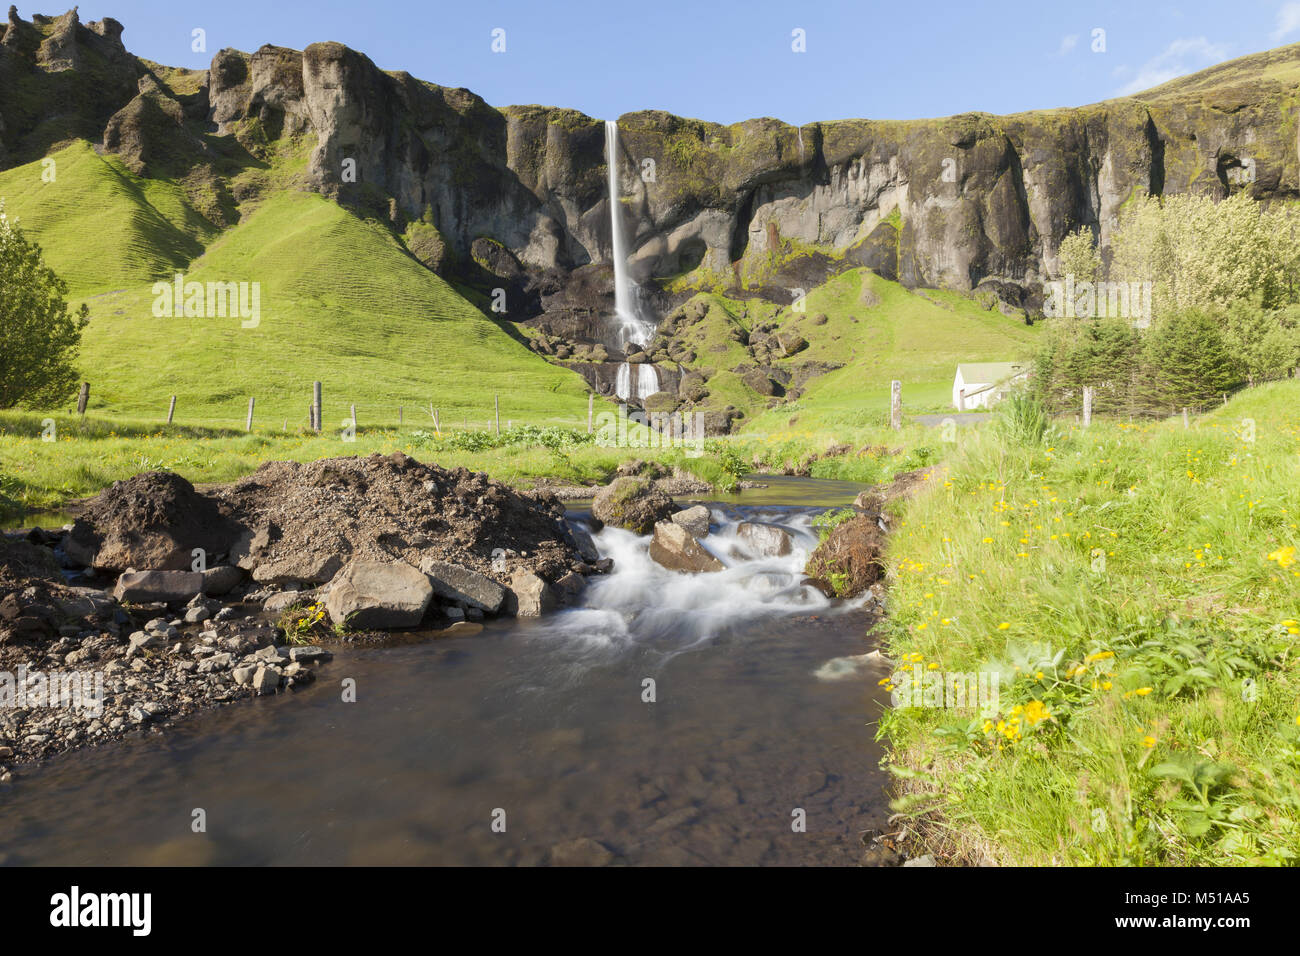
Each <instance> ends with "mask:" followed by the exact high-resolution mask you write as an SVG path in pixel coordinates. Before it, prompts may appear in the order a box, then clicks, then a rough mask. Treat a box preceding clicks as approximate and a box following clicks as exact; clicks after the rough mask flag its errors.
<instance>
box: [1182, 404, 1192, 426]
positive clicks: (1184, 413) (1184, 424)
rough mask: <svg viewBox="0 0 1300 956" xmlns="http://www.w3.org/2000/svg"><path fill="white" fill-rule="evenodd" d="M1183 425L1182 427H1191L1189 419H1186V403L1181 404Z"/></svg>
mask: <svg viewBox="0 0 1300 956" xmlns="http://www.w3.org/2000/svg"><path fill="white" fill-rule="evenodd" d="M1183 427H1184V428H1191V427H1192V425H1191V422H1189V421H1188V420H1187V406H1186V405H1184V406H1183Z"/></svg>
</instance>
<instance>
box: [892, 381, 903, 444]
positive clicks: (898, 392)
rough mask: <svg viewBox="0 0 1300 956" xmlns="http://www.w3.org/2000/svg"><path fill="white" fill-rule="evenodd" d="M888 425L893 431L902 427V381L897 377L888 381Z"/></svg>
mask: <svg viewBox="0 0 1300 956" xmlns="http://www.w3.org/2000/svg"><path fill="white" fill-rule="evenodd" d="M889 427H890V428H892V429H894V430H895V431H897V430H898V429H900V428H902V427H903V383H902V382H900V381H898V379H894V380H893V381H892V382H890V383H889Z"/></svg>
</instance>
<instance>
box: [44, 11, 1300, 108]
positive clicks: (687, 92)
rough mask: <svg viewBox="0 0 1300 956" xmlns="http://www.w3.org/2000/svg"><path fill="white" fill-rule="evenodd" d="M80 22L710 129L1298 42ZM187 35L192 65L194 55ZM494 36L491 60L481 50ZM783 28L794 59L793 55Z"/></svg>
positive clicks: (1054, 81) (890, 18) (222, 18)
mask: <svg viewBox="0 0 1300 956" xmlns="http://www.w3.org/2000/svg"><path fill="white" fill-rule="evenodd" d="M19 12H20V14H21V15H22V16H23V17H24V19H30V16H31V13H32V9H31V8H29V7H26V6H25V5H20V7H19ZM41 12H46V13H51V14H53V13H57V12H62V11H61V10H59V9H46V10H44V11H41ZM80 15H81V18H82V21H83V22H88V21H90V20H96V19H99V18H100V17H103V16H111V17H114V18H115V19H117V20H120V21H121V22H122V23H123V24H124V25H125V27H126V32H125V33H124V35H123V40H124V42H125V43H126V45H127V48H128V49H130V50H131V51H132V52H133V53H136V54H137V55H140V56H144V57H147V58H149V59H152V60H156V61H159V62H162V63H165V64H168V65H171V66H188V67H206V66H207V65H208V63H209V62H210V61H211V59H212V54H213V53H215V52H216V51H217V50H219V49H221V48H222V47H236V48H238V49H241V50H249V51H251V50H254V49H256V48H257V47H258V46H260V45H262V44H263V43H275V44H278V45H281V46H288V47H294V48H296V49H302V48H303V47H304V46H306V45H307V44H309V43H312V42H314V41H318V40H338V41H340V42H342V43H346V44H347V45H348V46H351V47H353V48H355V49H358V50H360V51H362V52H363V53H365V54H367V55H368V56H369V57H370V58H371V59H372V60H374V61H375V63H376V64H378V65H379V66H380V67H382V68H384V69H392V70H398V69H402V70H406V71H408V72H409V73H411V74H413V75H415V76H417V77H419V78H420V79H424V80H430V81H432V82H435V83H440V84H443V85H447V86H464V87H468V88H469V89H471V90H473V91H474V92H476V93H478V94H479V95H480V96H482V97H483V98H484V99H486V100H487V101H488V102H489V103H492V104H493V105H496V106H505V105H508V104H512V103H542V104H546V105H552V106H567V107H572V108H574V109H578V110H582V111H583V112H585V113H588V114H590V115H592V116H595V117H598V118H611V117H616V116H618V115H620V114H622V113H625V112H628V111H631V110H637V109H664V110H669V111H671V112H673V113H678V114H681V115H685V116H694V117H698V118H701V119H707V120H714V121H717V122H723V123H730V122H735V121H737V120H742V119H747V118H750V117H754V116H775V117H777V118H779V119H782V120H785V121H787V122H790V123H798V124H803V123H808V122H811V121H813V120H825V119H838V118H847V117H867V118H873V119H908V118H914V117H926V116H945V115H949V114H952V113H960V112H964V111H967V110H985V111H988V112H993V113H1010V112H1016V111H1019V110H1027V109H1037V108H1043V107H1054V106H1078V105H1082V104H1085V103H1092V102H1096V101H1097V100H1102V99H1106V98H1108V97H1111V96H1115V95H1117V94H1121V93H1124V92H1131V91H1134V90H1138V89H1143V88H1146V87H1149V86H1152V85H1154V84H1156V83H1160V82H1163V81H1164V80H1167V79H1170V78H1171V77H1173V76H1177V75H1180V74H1183V73H1189V72H1193V71H1195V70H1198V69H1201V68H1202V67H1205V66H1208V65H1210V64H1212V63H1216V62H1219V61H1221V60H1225V59H1231V58H1232V57H1235V56H1241V55H1243V54H1246V53H1253V52H1256V51H1259V50H1265V49H1268V48H1270V47H1273V46H1278V45H1281V44H1283V43H1296V42H1300V0H1233V2H1231V3H1228V4H1224V3H1223V2H1222V0H1215V2H1207V0H1183V2H1165V0H1153V2H1148V0H1127V2H1097V3H1088V4H1079V3H1054V2H1051V0H1007V2H998V3H991V2H982V0H966V2H948V0H913V2H910V3H908V2H899V0H893V2H889V3H884V2H879V0H870V2H863V0H859V2H847V0H805V2H771V0H751V2H743V3H738V2H728V0H694V2H680V0H647V2H644V3H635V2H630V0H623V2H618V3H610V2H603V3H596V2H591V0H560V2H549V3H548V2H544V0H527V2H517V0H478V2H465V0H458V2H456V3H443V2H418V0H367V2H365V3H355V4H346V5H343V4H338V5H334V6H333V7H332V8H331V7H328V6H325V5H321V4H314V3H313V4H308V3H300V2H294V0H278V2H275V0H273V2H266V0H260V2H255V0H223V2H221V3H202V4H187V3H174V2H172V3H164V2H159V0H152V2H150V0H106V2H101V0H95V2H93V3H89V4H87V3H82V4H81V7H80ZM195 28H202V29H203V30H205V31H206V46H207V50H206V52H203V53H197V52H193V51H192V50H191V32H192V30H194V29H195ZM497 28H500V29H502V30H504V31H505V52H503V53H494V52H493V51H492V49H491V45H492V31H493V30H494V29H497ZM796 29H799V30H803V31H804V35H805V37H806V52H802V53H796V52H794V51H793V50H792V43H793V40H792V31H794V30H796ZM1095 30H1103V31H1105V32H1104V46H1105V49H1104V52H1103V51H1100V50H1099V51H1094V49H1093V47H1094V46H1096V45H1098V44H1097V43H1096V42H1095V40H1094V31H1095Z"/></svg>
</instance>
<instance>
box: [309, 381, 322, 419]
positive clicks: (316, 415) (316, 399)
mask: <svg viewBox="0 0 1300 956" xmlns="http://www.w3.org/2000/svg"><path fill="white" fill-rule="evenodd" d="M320 402H321V387H320V382H312V383H311V407H312V417H311V427H312V430H313V431H320V430H321V408H320Z"/></svg>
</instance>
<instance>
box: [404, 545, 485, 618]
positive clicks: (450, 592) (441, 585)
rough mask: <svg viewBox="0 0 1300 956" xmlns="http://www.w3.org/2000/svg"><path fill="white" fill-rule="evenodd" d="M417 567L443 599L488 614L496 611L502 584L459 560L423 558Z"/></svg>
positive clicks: (434, 591) (435, 592)
mask: <svg viewBox="0 0 1300 956" xmlns="http://www.w3.org/2000/svg"><path fill="white" fill-rule="evenodd" d="M420 570H421V571H423V572H424V573H425V574H426V575H427V576H428V578H429V584H430V585H431V586H432V587H433V593H434V594H436V595H438V597H440V598H443V599H444V600H447V601H454V602H455V603H457V604H463V605H465V606H466V607H476V608H478V609H479V610H480V611H485V612H487V613H488V614H495V613H497V611H499V610H501V605H502V604H504V603H505V598H506V592H505V588H503V587H501V585H499V584H497V583H496V582H495V581H493V580H492V579H491V578H489V577H487V576H485V575H482V574H479V573H478V572H477V571H471V570H470V569H469V568H465V567H461V566H460V565H459V564H452V563H450V562H448V561H435V560H433V559H430V558H426V559H425V560H424V561H421V562H420Z"/></svg>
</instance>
